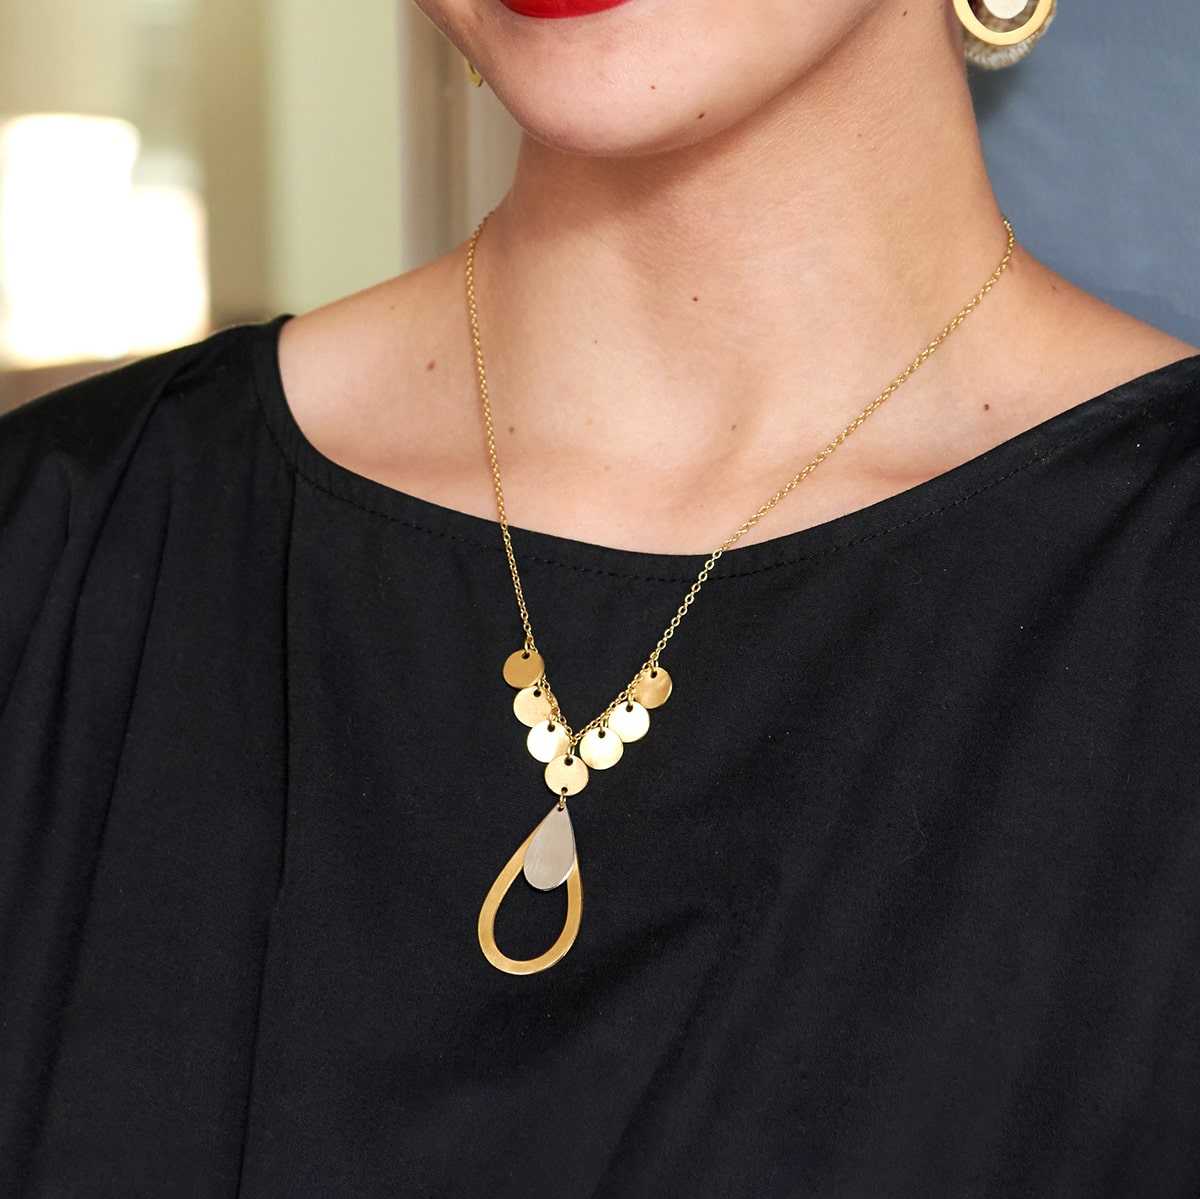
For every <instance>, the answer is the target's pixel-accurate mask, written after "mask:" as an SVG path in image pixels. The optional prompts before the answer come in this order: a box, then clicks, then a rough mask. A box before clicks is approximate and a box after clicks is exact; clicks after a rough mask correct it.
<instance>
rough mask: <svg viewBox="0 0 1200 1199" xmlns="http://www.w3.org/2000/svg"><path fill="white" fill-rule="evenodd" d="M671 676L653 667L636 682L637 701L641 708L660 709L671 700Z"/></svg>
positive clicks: (663, 669)
mask: <svg viewBox="0 0 1200 1199" xmlns="http://www.w3.org/2000/svg"><path fill="white" fill-rule="evenodd" d="M671 685H672V684H671V676H670V675H669V674H667V672H666V670H665V668H664V667H662V666H654V667H652V668H651V669H650V670H648V671H646V673H645V674H644V675H642V677H641V678H640V679H638V681H637V688H636V690H637V701H638V703H639V704H641V705H642V707H643V708H661V707H662V706H663V704H665V703H666V702H667V700H669V699H670V698H671Z"/></svg>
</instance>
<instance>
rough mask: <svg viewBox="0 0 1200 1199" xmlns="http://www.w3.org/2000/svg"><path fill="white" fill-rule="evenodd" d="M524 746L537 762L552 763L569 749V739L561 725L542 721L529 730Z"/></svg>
mask: <svg viewBox="0 0 1200 1199" xmlns="http://www.w3.org/2000/svg"><path fill="white" fill-rule="evenodd" d="M525 744H526V746H527V747H528V748H529V752H530V753H531V754H532V755H533V756H534V757H535V758H536V759H537V760H538V761H539V762H553V761H554V759H555V758H561V757H562V756H563V754H565V753H566V752H567V750H569V749H570V748H571V738H570V736H569V735H568V734H567V730H566V729H565V728H564V727H563V726H562V725H561V724H555V723H554V721H553V720H543V721H542V723H541V724H535V725H534V726H533V728H531V729H530V730H529V736H528V737H526V738H525Z"/></svg>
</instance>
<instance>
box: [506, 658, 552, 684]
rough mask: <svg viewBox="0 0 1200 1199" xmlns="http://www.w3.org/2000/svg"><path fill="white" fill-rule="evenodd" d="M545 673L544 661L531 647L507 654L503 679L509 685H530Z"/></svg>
mask: <svg viewBox="0 0 1200 1199" xmlns="http://www.w3.org/2000/svg"><path fill="white" fill-rule="evenodd" d="M545 673H546V661H545V659H544V658H543V657H542V655H541V654H539V653H537V652H536V651H535V650H531V649H519V650H517V652H516V653H515V654H509V655H508V658H507V660H506V661H505V663H504V681H505V682H506V683H507V684H508V685H509V686H510V687H518V688H519V687H532V686H533V685H534V683H536V682H538V680H539V679H541V678H542V677H543V675H545Z"/></svg>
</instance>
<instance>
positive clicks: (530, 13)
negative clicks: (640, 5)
mask: <svg viewBox="0 0 1200 1199" xmlns="http://www.w3.org/2000/svg"><path fill="white" fill-rule="evenodd" d="M500 3H501V4H503V5H504V7H505V8H507V9H510V10H511V11H512V12H515V13H517V14H518V15H520V16H522V17H585V16H587V15H588V13H593V12H603V11H604V10H605V9H606V8H616V7H617V5H619V4H626V3H628V0H500Z"/></svg>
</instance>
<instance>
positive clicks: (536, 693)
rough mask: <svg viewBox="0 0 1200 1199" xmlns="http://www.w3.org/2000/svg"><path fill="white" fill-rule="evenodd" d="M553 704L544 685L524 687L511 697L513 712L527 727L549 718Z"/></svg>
mask: <svg viewBox="0 0 1200 1199" xmlns="http://www.w3.org/2000/svg"><path fill="white" fill-rule="evenodd" d="M553 711H554V706H553V705H552V704H551V703H550V693H549V692H548V691H547V690H546V688H545V687H525V688H524V689H523V690H521V691H518V692H517V694H516V695H515V696H514V697H513V712H514V713H516V717H517V719H518V720H519V721H520V722H521V723H522V724H524V725H527V726H528V727H529V728H533V726H534V725H535V724H541V723H542V721H543V720H549V719H550V713H551V712H553Z"/></svg>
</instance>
